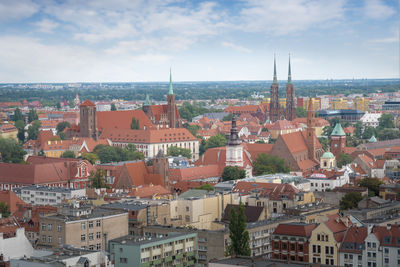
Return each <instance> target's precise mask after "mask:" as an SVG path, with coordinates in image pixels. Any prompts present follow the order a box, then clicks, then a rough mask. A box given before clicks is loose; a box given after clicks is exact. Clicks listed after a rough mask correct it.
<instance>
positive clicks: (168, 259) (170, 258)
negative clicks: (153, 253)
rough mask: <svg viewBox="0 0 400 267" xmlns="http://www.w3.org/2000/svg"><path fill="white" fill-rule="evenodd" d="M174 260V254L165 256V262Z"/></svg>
mask: <svg viewBox="0 0 400 267" xmlns="http://www.w3.org/2000/svg"><path fill="white" fill-rule="evenodd" d="M170 261H172V256H169V257H166V258H164V262H170Z"/></svg>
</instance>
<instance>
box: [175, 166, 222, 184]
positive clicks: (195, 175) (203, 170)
mask: <svg viewBox="0 0 400 267" xmlns="http://www.w3.org/2000/svg"><path fill="white" fill-rule="evenodd" d="M220 175H221V170H220V168H219V166H218V165H217V164H212V165H205V166H195V167H190V168H177V169H169V179H170V180H171V181H186V180H194V179H204V178H211V177H219V176H220Z"/></svg>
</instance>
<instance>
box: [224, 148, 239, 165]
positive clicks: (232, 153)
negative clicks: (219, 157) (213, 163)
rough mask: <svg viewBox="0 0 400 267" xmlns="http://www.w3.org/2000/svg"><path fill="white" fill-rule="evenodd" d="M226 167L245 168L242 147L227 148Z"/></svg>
mask: <svg viewBox="0 0 400 267" xmlns="http://www.w3.org/2000/svg"><path fill="white" fill-rule="evenodd" d="M226 166H238V167H243V147H242V145H236V146H229V145H228V146H226Z"/></svg>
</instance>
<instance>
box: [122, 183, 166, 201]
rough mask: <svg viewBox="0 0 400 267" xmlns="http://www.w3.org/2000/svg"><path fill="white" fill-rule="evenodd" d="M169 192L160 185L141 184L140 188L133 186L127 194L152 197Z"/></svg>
mask: <svg viewBox="0 0 400 267" xmlns="http://www.w3.org/2000/svg"><path fill="white" fill-rule="evenodd" d="M170 194H171V192H170V191H169V190H167V189H165V188H164V187H163V186H161V185H149V186H142V187H140V188H134V189H133V190H132V191H131V192H130V193H129V195H130V196H134V197H140V198H153V197H156V196H165V195H170Z"/></svg>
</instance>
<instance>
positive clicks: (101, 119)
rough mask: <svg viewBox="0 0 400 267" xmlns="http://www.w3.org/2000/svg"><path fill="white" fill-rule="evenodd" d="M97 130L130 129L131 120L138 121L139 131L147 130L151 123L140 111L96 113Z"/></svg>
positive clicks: (151, 125)
mask: <svg viewBox="0 0 400 267" xmlns="http://www.w3.org/2000/svg"><path fill="white" fill-rule="evenodd" d="M96 114H97V128H98V129H99V130H102V129H107V128H110V129H116V128H117V129H125V130H130V129H131V123H132V118H133V117H135V118H136V119H137V120H139V127H140V129H144V128H146V129H149V128H151V127H153V126H154V125H153V123H151V121H150V120H149V118H148V117H147V116H146V114H145V113H144V112H143V111H142V110H140V109H139V110H115V111H98V112H96Z"/></svg>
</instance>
